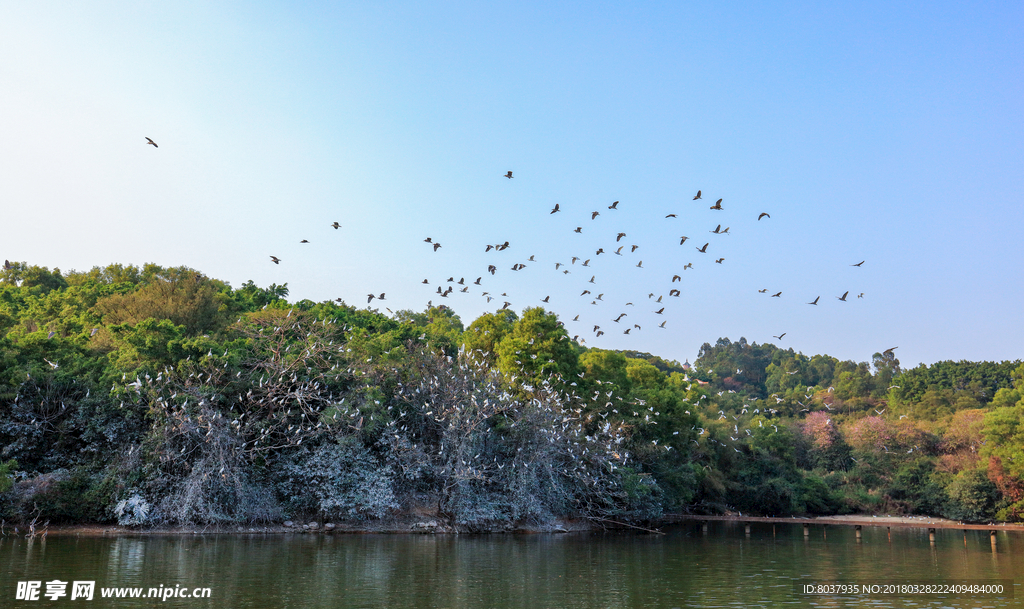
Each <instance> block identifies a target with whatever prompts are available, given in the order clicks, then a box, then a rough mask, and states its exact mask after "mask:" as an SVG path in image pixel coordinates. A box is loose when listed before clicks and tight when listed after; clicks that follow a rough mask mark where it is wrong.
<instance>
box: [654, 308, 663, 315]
mask: <svg viewBox="0 0 1024 609" xmlns="http://www.w3.org/2000/svg"><path fill="white" fill-rule="evenodd" d="M664 312H665V307H661V308H660V309H658V310H657V311H655V313H656V314H658V315H661V314H662V313H664Z"/></svg>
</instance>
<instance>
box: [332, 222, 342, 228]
mask: <svg viewBox="0 0 1024 609" xmlns="http://www.w3.org/2000/svg"><path fill="white" fill-rule="evenodd" d="M331 226H333V227H334V230H338V229H339V228H341V225H340V224H338V223H337V222H335V223H333V224H331Z"/></svg>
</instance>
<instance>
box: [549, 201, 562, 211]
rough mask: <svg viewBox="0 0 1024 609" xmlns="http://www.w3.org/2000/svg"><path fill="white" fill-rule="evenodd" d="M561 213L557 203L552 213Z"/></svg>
mask: <svg viewBox="0 0 1024 609" xmlns="http://www.w3.org/2000/svg"><path fill="white" fill-rule="evenodd" d="M559 211H562V210H560V209H558V203H555V208H554V209H552V210H551V213H555V212H559Z"/></svg>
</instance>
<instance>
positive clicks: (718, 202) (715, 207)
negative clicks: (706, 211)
mask: <svg viewBox="0 0 1024 609" xmlns="http://www.w3.org/2000/svg"><path fill="white" fill-rule="evenodd" d="M711 209H717V210H721V209H722V200H721V199H719V200H718V201H716V202H715V204H714V205H712V206H711Z"/></svg>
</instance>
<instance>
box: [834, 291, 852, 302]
mask: <svg viewBox="0 0 1024 609" xmlns="http://www.w3.org/2000/svg"><path fill="white" fill-rule="evenodd" d="M849 293H850V291H849V290H847V291H845V292H843V295H842V296H836V300H842V301H843V302H846V295H847V294H849Z"/></svg>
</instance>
